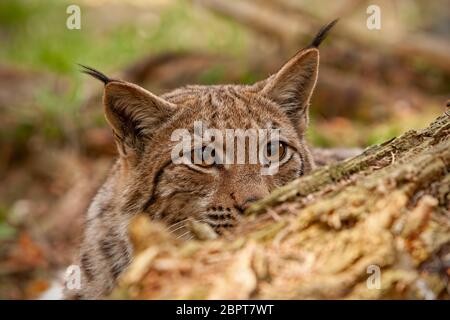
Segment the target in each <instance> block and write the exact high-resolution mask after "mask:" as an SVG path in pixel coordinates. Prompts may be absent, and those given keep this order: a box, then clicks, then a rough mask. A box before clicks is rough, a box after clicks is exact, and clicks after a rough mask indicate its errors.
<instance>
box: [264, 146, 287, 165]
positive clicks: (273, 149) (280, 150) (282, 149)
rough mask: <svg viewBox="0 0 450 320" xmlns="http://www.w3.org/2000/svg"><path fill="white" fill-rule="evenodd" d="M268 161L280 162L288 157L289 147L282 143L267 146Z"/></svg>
mask: <svg viewBox="0 0 450 320" xmlns="http://www.w3.org/2000/svg"><path fill="white" fill-rule="evenodd" d="M266 148H267V151H266V152H267V160H268V161H269V162H279V161H281V160H282V159H283V158H284V157H285V156H286V149H287V146H286V144H285V143H284V142H281V141H271V142H269V143H268V144H267V146H266Z"/></svg>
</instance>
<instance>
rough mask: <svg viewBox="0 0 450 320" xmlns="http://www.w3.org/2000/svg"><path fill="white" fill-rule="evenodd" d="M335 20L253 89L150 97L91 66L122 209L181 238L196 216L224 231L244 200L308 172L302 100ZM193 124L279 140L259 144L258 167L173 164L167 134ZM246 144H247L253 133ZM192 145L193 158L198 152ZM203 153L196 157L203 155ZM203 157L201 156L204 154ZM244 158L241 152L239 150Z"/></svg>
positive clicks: (211, 146) (214, 149)
mask: <svg viewBox="0 0 450 320" xmlns="http://www.w3.org/2000/svg"><path fill="white" fill-rule="evenodd" d="M335 22H336V21H333V22H332V23H330V24H329V25H327V26H326V27H324V28H322V30H321V31H320V32H319V33H318V35H317V36H316V37H315V38H314V40H313V42H312V44H311V45H310V46H309V47H307V48H306V49H303V50H301V51H300V52H298V53H297V54H296V55H295V56H294V57H293V58H292V59H290V60H289V61H288V62H287V63H286V64H285V65H283V66H282V67H281V69H280V70H279V71H278V72H277V73H275V74H274V75H272V76H270V77H269V78H267V79H266V80H263V81H261V82H258V83H255V84H254V85H251V86H244V85H218V86H187V87H184V88H180V89H177V90H174V91H172V92H169V93H166V94H164V95H162V96H156V95H154V94H152V93H150V92H148V91H147V90H145V89H143V88H141V87H139V86H137V85H134V84H131V83H128V82H125V81H121V80H112V79H109V78H107V77H106V76H105V75H103V74H101V73H99V72H98V71H95V70H94V69H91V68H87V67H85V72H86V73H88V74H90V75H92V76H93V77H95V78H97V79H99V80H101V81H103V82H104V83H105V88H104V98H103V101H104V110H105V114H106V119H107V121H108V123H109V124H110V126H111V128H112V130H113V133H114V136H115V139H116V143H117V148H118V151H119V160H118V165H117V166H116V167H115V171H116V172H115V173H113V174H114V175H115V177H116V179H115V185H114V187H113V188H114V192H115V193H116V195H117V196H116V197H117V199H116V200H115V205H116V206H118V207H119V208H120V209H119V210H120V212H122V214H131V213H136V212H140V211H144V212H147V213H149V214H150V215H151V216H152V217H154V218H155V219H161V220H163V221H166V222H167V223H168V224H170V225H171V227H170V228H171V231H174V232H175V233H177V234H178V235H179V236H180V237H188V236H189V232H188V231H187V229H186V225H185V223H184V222H186V221H187V219H195V220H197V221H201V222H205V223H207V224H209V225H210V226H212V227H213V228H214V229H215V230H216V231H217V232H219V233H221V232H222V231H224V230H225V229H227V228H229V227H232V226H234V225H235V224H236V223H238V222H239V220H240V217H241V215H242V213H243V212H244V210H245V209H246V208H248V206H249V205H250V204H251V203H252V202H254V201H256V200H258V199H261V198H262V197H264V196H266V195H268V194H269V192H271V191H272V190H273V189H274V188H276V187H279V186H282V185H284V184H286V183H287V182H289V181H291V180H293V179H295V178H297V177H299V176H302V175H304V174H307V173H308V172H310V171H311V169H312V168H313V160H312V158H311V155H310V153H309V150H308V147H307V145H306V143H305V130H306V128H307V124H308V106H309V102H310V98H311V95H312V93H313V90H314V87H315V84H316V81H317V76H318V66H319V50H318V49H317V47H318V45H319V44H320V42H321V41H322V40H323V38H324V37H325V35H326V33H327V31H328V30H329V29H331V27H332V26H333V25H334V24H335ZM194 122H201V123H202V125H203V126H204V127H207V128H210V129H214V131H215V132H216V133H218V134H223V137H226V136H227V130H230V129H234V130H244V131H245V130H249V129H256V130H258V129H267V130H273V129H276V130H277V132H278V133H279V137H278V139H277V140H271V138H270V136H267V137H265V138H263V139H261V140H258V146H257V148H258V150H263V151H264V159H265V160H266V162H265V163H262V162H258V163H250V162H249V161H247V160H248V159H249V157H248V156H245V160H246V161H244V163H233V162H232V163H231V164H230V163H226V162H225V163H218V162H220V161H208V160H209V159H205V158H204V157H203V158H202V157H201V160H200V162H196V161H193V162H189V161H185V162H183V163H178V162H174V161H173V156H172V155H173V150H174V148H177V145H178V144H179V143H180V141H179V140H176V139H175V140H174V137H173V133H174V132H180V130H182V132H185V133H188V134H189V135H190V136H194V135H195V134H196V133H195V132H194V131H195V129H194V127H195V126H194ZM246 138H248V139H247V140H245V143H244V149H245V151H246V152H247V151H249V149H251V148H252V146H251V142H250V140H251V139H250V138H249V137H246ZM234 139H235V138H233V139H232V140H226V141H224V140H220V139H216V138H214V139H213V140H210V141H209V142H210V143H208V145H205V144H201V145H200V150H201V151H202V152H205V151H206V150H205V148H208V156H209V157H210V158H211V157H212V158H213V159H214V160H216V159H217V158H218V157H223V152H222V151H221V150H223V149H221V147H222V146H225V149H226V150H227V152H228V151H229V150H230V149H229V148H231V149H232V150H234V155H233V159H234V160H235V159H236V156H237V153H239V150H237V148H238V145H237V144H234V145H233V144H232V143H231V142H232V141H235V140H234ZM198 150H199V149H198V147H194V145H192V151H193V153H192V154H194V155H195V154H196V152H198ZM202 152H201V153H202ZM205 154H206V153H205ZM246 154H248V153H246ZM274 162H276V164H277V170H276V172H275V173H273V174H262V171H261V168H262V167H264V166H265V165H267V163H274Z"/></svg>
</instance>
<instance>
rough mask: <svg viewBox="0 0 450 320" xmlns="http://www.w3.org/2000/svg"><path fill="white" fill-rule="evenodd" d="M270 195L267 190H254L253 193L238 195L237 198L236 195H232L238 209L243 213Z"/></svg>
mask: <svg viewBox="0 0 450 320" xmlns="http://www.w3.org/2000/svg"><path fill="white" fill-rule="evenodd" d="M268 194H269V192H268V191H267V190H254V191H253V192H250V193H246V194H242V195H236V196H235V197H234V194H232V197H233V198H234V200H235V207H236V209H238V210H239V211H240V212H241V213H242V212H244V210H246V209H247V208H248V207H250V206H251V205H252V203H254V202H255V201H258V200H261V199H262V198H264V197H265V196H266V195H268Z"/></svg>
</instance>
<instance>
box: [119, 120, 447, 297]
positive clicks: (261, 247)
mask: <svg viewBox="0 0 450 320" xmlns="http://www.w3.org/2000/svg"><path fill="white" fill-rule="evenodd" d="M449 134H450V114H447V113H444V114H443V115H442V116H440V117H438V118H437V119H436V120H435V121H434V122H433V123H431V124H430V125H429V127H427V128H425V129H423V130H419V131H415V130H411V131H408V132H406V133H404V134H403V135H401V136H400V137H397V138H395V139H391V140H390V141H386V142H385V143H383V144H380V145H376V146H372V147H370V148H368V149H366V150H365V151H364V152H363V153H362V154H361V155H359V156H356V157H354V158H351V159H348V160H345V161H342V162H338V163H335V164H332V165H329V166H325V167H322V168H319V169H317V170H315V171H314V172H313V173H312V174H310V175H308V176H305V177H302V178H300V179H297V180H295V181H293V182H292V183H290V184H289V185H287V186H285V187H282V188H280V189H278V190H276V191H275V192H273V193H272V194H271V195H270V196H269V197H267V198H265V199H263V200H262V201H260V202H258V203H256V204H254V205H253V206H252V207H251V208H249V210H248V211H247V212H246V213H247V215H246V217H245V218H244V219H243V220H244V221H243V222H242V223H241V224H240V226H239V227H238V229H237V230H234V231H233V232H230V234H227V235H225V236H224V237H219V238H216V237H215V235H214V233H211V231H212V230H209V229H208V228H207V227H205V226H203V225H196V226H195V227H194V228H193V231H194V232H195V233H196V234H197V235H198V238H201V239H211V240H206V241H200V240H191V241H179V240H176V239H175V238H174V237H173V236H172V235H171V234H169V233H168V232H167V231H166V229H165V228H164V227H163V226H161V225H159V224H158V223H156V222H151V221H149V220H148V219H147V218H146V217H144V216H140V217H138V218H137V219H136V221H135V222H134V223H133V224H132V225H131V227H130V230H131V236H132V240H133V243H134V244H135V248H136V257H135V259H134V262H133V263H132V264H131V266H130V268H129V269H128V270H127V272H126V273H125V274H124V275H123V277H121V279H120V284H119V286H118V288H117V289H116V290H115V291H114V293H113V297H115V298H142V299H178V298H186V299H272V298H274V299H280V298H281V299H306V298H307V299H317V298H322V299H323V298H325V299H386V298H400V299H436V298H440V299H448V298H449V286H448V277H449V267H450V250H449V249H450V213H449V210H450V173H449V172H450V139H449V136H450V135H449Z"/></svg>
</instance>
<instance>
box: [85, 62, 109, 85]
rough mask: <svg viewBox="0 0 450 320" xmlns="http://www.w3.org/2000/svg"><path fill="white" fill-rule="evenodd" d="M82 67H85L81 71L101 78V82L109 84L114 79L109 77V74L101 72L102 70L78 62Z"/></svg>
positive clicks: (98, 78)
mask: <svg viewBox="0 0 450 320" xmlns="http://www.w3.org/2000/svg"><path fill="white" fill-rule="evenodd" d="M78 65H79V66H80V67H81V68H83V69H82V70H81V72H83V73H85V74H88V75H90V76H91V77H94V78H95V79H97V80H100V81H101V82H103V83H104V84H108V83H109V82H111V81H112V80H111V79H109V78H108V77H107V76H105V75H104V74H103V73H101V72H100V71H97V70H95V69H93V68H91V67H88V66H84V65H82V64H78Z"/></svg>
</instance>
